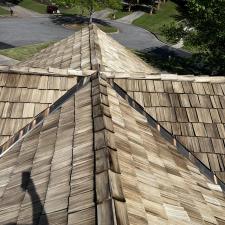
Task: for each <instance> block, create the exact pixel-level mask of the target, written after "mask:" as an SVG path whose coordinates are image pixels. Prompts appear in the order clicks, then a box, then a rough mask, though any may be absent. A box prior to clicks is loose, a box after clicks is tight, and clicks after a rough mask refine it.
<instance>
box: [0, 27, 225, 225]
mask: <svg viewBox="0 0 225 225" xmlns="http://www.w3.org/2000/svg"><path fill="white" fill-rule="evenodd" d="M87 30H88V31H89V32H94V39H91V38H89V39H88V40H90V43H93V42H92V41H91V40H94V43H95V44H94V46H95V47H94V48H93V49H94V51H89V54H90V55H89V56H90V62H91V64H90V65H91V67H87V68H85V69H84V70H83V71H82V70H74V69H68V68H64V69H63V68H55V69H54V68H48V69H47V68H45V69H43V68H42V69H41V68H30V67H29V66H30V65H29V63H28V64H26V67H24V66H25V64H24V66H23V67H21V66H17V67H0V70H1V71H2V73H1V75H3V76H2V77H3V79H1V82H2V86H1V88H4V89H5V88H12V87H11V85H12V86H13V88H15V91H16V92H17V91H18V90H20V89H23V88H24V89H26V90H27V91H28V92H26V93H28V94H27V95H26V96H25V97H26V98H25V97H24V98H20V99H19V100H18V101H15V100H12V102H11V100H10V99H11V96H12V97H13V98H16V97H18V95H13V94H12V93H14V92H11V91H10V96H9V98H7V100H2V103H0V105H1V104H5V103H7V102H9V103H8V104H14V103H16V104H19V105H20V104H22V106H23V112H24V114H23V113H22V116H21V113H20V117H19V118H16V119H24V120H25V119H26V120H27V123H28V122H29V123H28V124H27V125H26V127H25V128H23V129H22V130H20V132H16V131H17V130H16V129H15V128H14V131H15V132H14V135H12V137H11V138H10V140H9V141H8V142H6V143H5V144H4V145H3V146H2V148H1V151H2V152H1V153H0V154H1V157H0V224H2V225H6V224H7V225H9V224H17V225H22V224H23V225H26V224H27V225H28V224H33V225H36V224H37V225H56V224H57V225H78V224H79V225H94V224H99V225H108V224H109V225H116V224H121V225H142V224H143V225H148V224H162V225H164V224H165V225H169V224H177V225H178V224H179V225H187V224H215V225H216V224H217V225H221V224H225V217H224V210H225V195H224V190H225V185H224V183H223V182H222V181H221V180H223V169H222V165H224V164H223V161H221V160H218V161H216V160H215V161H213V162H215V163H217V162H218V163H220V164H219V166H220V169H219V170H215V169H214V167H213V166H212V165H213V164H212V162H211V161H210V157H209V155H210V154H211V155H213V157H217V158H218V159H219V157H221V158H222V157H223V155H224V154H225V151H224V149H222V148H221V152H216V151H217V150H216V149H214V148H213V149H211V150H210V151H212V152H207V151H206V148H209V146H208V145H205V148H202V149H201V148H200V149H198V148H195V147H194V146H190V145H188V144H187V142H185V141H186V140H188V139H192V138H194V139H195V140H197V141H198V143H199V146H201V145H200V142H201V141H200V140H201V138H204V139H207V140H209V141H210V142H211V143H213V141H214V139H216V140H220V142H221V141H222V142H223V141H224V137H222V136H220V135H221V134H222V133H223V132H222V130H220V131H219V128H218V127H222V126H223V127H224V123H223V121H222V119H221V118H222V117H221V113H219V111H220V110H223V103H222V100H221V99H223V96H224V94H225V93H224V92H223V91H224V86H223V83H224V78H215V77H213V78H210V77H202V78H200V77H194V76H176V75H161V74H159V73H156V71H152V68H151V67H148V66H147V65H146V64H144V63H143V62H142V61H141V60H139V59H138V58H136V56H133V55H132V54H131V53H126V51H127V50H125V48H123V47H121V46H120V45H119V44H115V45H114V46H116V47H115V48H114V49H111V47H112V42H114V41H112V39H111V38H107V36H106V35H105V34H104V33H102V32H101V31H99V30H98V29H97V28H96V27H94V28H93V29H92V28H90V29H87ZM75 36H76V34H75ZM89 37H91V35H90V36H89ZM97 39H98V40H97ZM106 43H110V45H108V46H107V45H106ZM77 45H79V43H77ZM81 45H82V44H81ZM91 46H93V45H91ZM58 47H60V46H58ZM67 48H70V47H69V46H68V47H67ZM67 50H68V49H67ZM68 51H69V50H68ZM44 52H45V51H44ZM109 52H111V54H109ZM74 54H76V53H75V52H74ZM126 54H128V55H127V58H126V59H125V58H124V57H122V56H125V55H126ZM113 56H114V57H113ZM62 57H63V56H62ZM112 58H113V59H112ZM118 59H119V60H118ZM123 59H124V61H123ZM111 60H114V61H115V65H114V64H113V63H112V61H111ZM135 62H136V63H137V68H135V67H134V65H133V64H132V63H135ZM129 63H131V64H129ZM125 64H127V65H126V67H125V68H124V67H123V66H125ZM51 66H53V67H54V65H52V64H51ZM56 67H57V66H56ZM59 67H60V66H59ZM78 69H81V67H79V68H78ZM90 69H92V70H90ZM93 69H95V70H93ZM117 69H118V72H117V71H116V70H117ZM138 69H140V70H139V71H138ZM110 70H112V71H110ZM146 70H147V71H146ZM153 72H154V73H153ZM46 77H47V78H46ZM42 79H44V81H45V82H44V81H43V82H40V81H41V80H42ZM62 80H63V81H64V82H63V83H62ZM65 84H67V85H65ZM62 86H63V88H62ZM68 89H69V90H68ZM30 90H32V92H33V91H35V93H36V92H37V93H38V92H41V94H40V95H39V94H38V95H36V94H29V91H30ZM43 91H46V92H47V94H46V96H47V98H49V96H50V97H51V101H50V100H49V101H46V102H45V103H42V102H41V99H42V98H45V95H44V94H43V93H42V92H43ZM55 91H57V92H60V93H61V94H60V95H58V96H57V97H56V99H57V98H59V99H58V100H57V101H56V99H54V98H53V97H52V96H53V95H54V94H53V95H51V94H50V93H51V92H52V93H54V92H55ZM203 91H204V93H203ZM21 92H22V91H21ZM5 93H8V92H5ZM170 95H173V96H176V97H170ZM3 96H5V94H4V95H3ZM20 96H21V95H20ZM23 96H24V95H23ZM30 96H34V97H37V98H38V96H40V98H38V100H37V102H36V101H33V100H30V98H31V97H30ZM212 98H217V99H218V100H214V101H212V100H211V99H212ZM21 99H22V100H21ZM24 99H25V100H24ZM27 99H29V101H28V100H27ZM171 99H172V100H173V101H172V100H171ZM192 99H198V101H199V104H198V105H196V106H194V105H193V104H194V103H195V101H194V100H193V102H192ZM200 99H201V100H200ZM209 99H210V101H209ZM25 103H30V104H35V106H36V104H37V105H39V104H46V107H48V108H46V109H45V110H44V111H43V112H42V113H41V114H39V115H37V116H36V115H35V113H34V115H33V117H32V116H30V117H25V118H23V115H26V116H27V115H28V113H29V112H30V110H31V109H32V107H28V109H29V110H28V111H27V110H25V109H24V107H25V106H24V104H25ZM52 103H53V104H52ZM219 103H220V106H221V107H220V108H218V107H213V106H214V104H219ZM210 104H211V105H210ZM22 106H21V107H22ZM210 106H211V107H210ZM4 107H5V105H4ZM4 107H3V109H4ZM198 109H200V111H201V110H202V109H204V110H206V111H208V110H209V111H211V110H214V111H215V112H216V111H218V115H219V117H218V118H220V121H214V120H213V118H214V117H215V115H216V113H215V114H212V113H211V114H210V119H211V120H210V119H209V118H208V119H207V121H202V120H204V119H205V117H204V116H203V115H205V112H203V114H201V113H200V114H199V113H198ZM188 110H194V111H196V117H195V118H196V120H198V121H197V122H196V121H192V120H189V119H190V118H192V116H193V115H192V114H190V115H191V116H188V115H189V114H188V112H187V111H188ZM3 111H4V110H3ZM184 111H185V112H186V113H184ZM4 112H8V111H7V110H6V111H4ZM10 112H11V114H9V121H11V120H12V119H15V118H14V117H12V115H14V114H12V112H13V113H16V114H17V113H18V112H20V110H15V111H12V110H11V111H10ZM153 112H154V113H153ZM177 113H178V114H177ZM186 114H187V116H186V117H185V115H186ZM212 115H213V116H214V117H213V116H212ZM10 116H11V117H10ZM178 118H179V120H178ZM184 118H186V119H187V121H183V120H184ZM2 119H4V118H2ZM195 123H196V124H202V125H201V126H203V127H204V128H205V132H206V134H207V135H205V136H198V135H197V134H196V132H197V131H199V132H200V131H201V129H197V128H196V129H197V130H195V128H194V127H195V125H194V124H195ZM188 124H189V125H188ZM21 126H22V125H21ZM172 126H177V127H179V129H180V131H181V134H175V133H174V130H173V129H172V128H171V129H168V128H169V127H172ZM210 126H216V127H217V129H218V135H219V136H216V137H214V136H212V134H213V132H211V131H212V130H211V128H210ZM163 127H165V128H167V130H168V131H166V130H165V129H164V128H163ZM190 127H192V129H193V135H191V133H188V132H190V130H191V128H190ZM206 127H209V128H206ZM6 128H7V126H6ZM179 129H177V130H179ZM221 129H222V128H221ZM3 131H4V129H3ZM12 131H13V130H12ZM209 131H210V132H209ZM4 132H5V131H4ZM182 132H185V133H182ZM209 134H211V136H210V135H209ZM173 135H175V137H174V136H173ZM196 146H197V145H196ZM212 146H213V145H212ZM215 146H216V147H217V148H218V144H217V145H215ZM192 147H193V148H192ZM203 150H205V151H203ZM199 155H202V157H203V158H207V159H208V164H207V163H206V161H204V160H202V158H200V157H199ZM196 157H197V158H199V159H200V160H201V161H199V160H198V159H197V158H196ZM215 174H216V175H217V176H215ZM218 178H220V179H221V180H220V179H218Z"/></svg>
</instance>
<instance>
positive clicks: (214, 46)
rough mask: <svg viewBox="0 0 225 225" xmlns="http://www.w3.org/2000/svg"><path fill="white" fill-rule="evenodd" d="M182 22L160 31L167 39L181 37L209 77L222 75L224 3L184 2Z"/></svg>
mask: <svg viewBox="0 0 225 225" xmlns="http://www.w3.org/2000/svg"><path fill="white" fill-rule="evenodd" d="M185 11H186V13H185V14H184V15H185V20H184V21H183V22H182V23H179V24H176V25H174V26H173V25H170V26H171V27H166V28H165V29H164V31H165V33H167V35H168V37H170V38H172V39H174V40H176V37H177V38H180V37H183V39H184V41H185V42H186V43H188V44H189V45H192V46H195V47H196V48H197V49H198V54H194V58H195V61H197V62H199V65H202V66H203V67H204V68H205V69H207V71H208V72H210V73H211V74H224V73H225V0H188V1H187V3H186V5H185Z"/></svg>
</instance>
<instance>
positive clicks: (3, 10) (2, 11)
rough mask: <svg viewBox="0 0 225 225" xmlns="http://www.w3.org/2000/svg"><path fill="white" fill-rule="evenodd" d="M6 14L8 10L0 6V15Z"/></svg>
mask: <svg viewBox="0 0 225 225" xmlns="http://www.w3.org/2000/svg"><path fill="white" fill-rule="evenodd" d="M8 14H9V11H7V10H5V9H3V8H1V7H0V15H8Z"/></svg>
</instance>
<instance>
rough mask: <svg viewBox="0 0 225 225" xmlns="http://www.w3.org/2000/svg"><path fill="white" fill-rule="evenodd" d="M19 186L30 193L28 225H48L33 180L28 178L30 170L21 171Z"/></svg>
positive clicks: (8, 224)
mask: <svg viewBox="0 0 225 225" xmlns="http://www.w3.org/2000/svg"><path fill="white" fill-rule="evenodd" d="M21 188H22V190H23V191H24V192H26V191H27V192H28V194H29V195H30V199H31V202H32V211H33V213H32V215H30V216H32V220H33V222H32V224H29V225H49V223H48V218H47V215H46V213H45V210H44V207H43V205H42V203H41V200H40V197H39V195H38V193H37V191H36V188H35V186H34V183H33V180H32V179H31V178H30V172H27V171H25V172H23V173H22V181H21ZM5 225H20V223H18V224H17V223H7V224H5ZM21 225H28V224H21Z"/></svg>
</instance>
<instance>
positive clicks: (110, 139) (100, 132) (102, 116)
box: [91, 74, 129, 224]
mask: <svg viewBox="0 0 225 225" xmlns="http://www.w3.org/2000/svg"><path fill="white" fill-rule="evenodd" d="M107 86H110V84H109V83H108V82H107V81H106V80H105V79H104V77H102V76H100V75H99V74H96V75H95V76H92V77H91V95H92V98H91V99H92V117H93V133H94V159H95V160H94V161H95V168H94V174H95V190H96V209H97V215H98V218H97V220H98V221H101V224H107V221H110V220H113V221H114V223H113V224H129V223H128V212H127V207H126V202H125V201H126V200H125V197H124V194H123V188H122V182H121V172H120V167H119V161H118V156H117V148H116V143H115V138H114V128H113V122H112V118H111V113H110V109H109V101H108V93H107Z"/></svg>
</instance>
